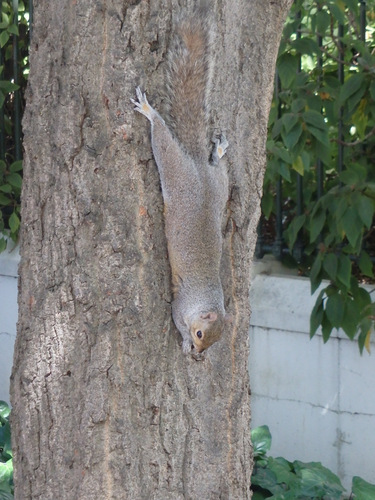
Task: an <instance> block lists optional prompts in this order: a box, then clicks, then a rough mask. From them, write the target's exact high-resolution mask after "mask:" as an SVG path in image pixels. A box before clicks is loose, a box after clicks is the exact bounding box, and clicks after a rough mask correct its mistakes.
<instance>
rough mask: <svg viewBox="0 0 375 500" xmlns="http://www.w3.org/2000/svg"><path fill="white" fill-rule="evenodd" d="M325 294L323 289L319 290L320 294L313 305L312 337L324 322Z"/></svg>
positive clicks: (311, 317)
mask: <svg viewBox="0 0 375 500" xmlns="http://www.w3.org/2000/svg"><path fill="white" fill-rule="evenodd" d="M323 296H324V290H321V291H320V292H319V295H318V297H317V299H316V301H315V305H314V307H313V310H312V311H311V315H310V338H312V337H313V336H314V335H315V333H316V331H317V329H318V328H319V326H320V325H321V324H322V320H323V313H324V308H323V304H324V301H323Z"/></svg>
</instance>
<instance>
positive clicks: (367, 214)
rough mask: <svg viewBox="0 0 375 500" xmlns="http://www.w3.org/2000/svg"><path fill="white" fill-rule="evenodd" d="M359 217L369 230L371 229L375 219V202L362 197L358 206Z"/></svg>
mask: <svg viewBox="0 0 375 500" xmlns="http://www.w3.org/2000/svg"><path fill="white" fill-rule="evenodd" d="M356 209H357V210H358V215H359V217H360V218H361V220H362V222H363V224H364V225H365V226H366V227H367V229H371V226H372V220H373V218H374V202H373V200H371V199H370V198H369V197H367V196H364V195H363V196H361V197H360V198H359V200H358V203H357V204H356Z"/></svg>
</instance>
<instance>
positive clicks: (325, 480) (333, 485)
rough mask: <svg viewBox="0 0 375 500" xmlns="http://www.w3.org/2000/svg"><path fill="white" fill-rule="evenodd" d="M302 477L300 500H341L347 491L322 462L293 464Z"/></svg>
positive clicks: (296, 462) (297, 462)
mask: <svg viewBox="0 0 375 500" xmlns="http://www.w3.org/2000/svg"><path fill="white" fill-rule="evenodd" d="M293 465H294V467H295V469H296V470H297V475H298V476H300V477H301V483H300V496H299V498H326V499H328V498H329V499H330V500H340V499H341V498H342V494H343V492H344V491H345V489H344V487H343V486H342V484H341V481H340V479H339V478H338V477H337V476H336V474H334V473H333V472H331V471H330V470H329V469H327V468H326V467H324V466H323V465H322V464H321V463H320V462H310V463H303V462H299V461H295V462H293Z"/></svg>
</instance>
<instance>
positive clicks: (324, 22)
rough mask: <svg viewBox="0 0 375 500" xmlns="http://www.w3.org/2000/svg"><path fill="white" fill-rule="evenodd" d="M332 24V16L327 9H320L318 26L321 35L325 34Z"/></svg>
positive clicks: (317, 15) (317, 17)
mask: <svg viewBox="0 0 375 500" xmlns="http://www.w3.org/2000/svg"><path fill="white" fill-rule="evenodd" d="M330 24H331V16H330V15H329V14H328V12H327V11H326V10H318V12H317V13H316V28H317V30H318V33H319V34H320V35H323V34H324V33H325V31H326V29H327V28H328V26H329V25H330Z"/></svg>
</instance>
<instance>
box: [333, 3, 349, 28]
mask: <svg viewBox="0 0 375 500" xmlns="http://www.w3.org/2000/svg"><path fill="white" fill-rule="evenodd" d="M343 5H344V4H341V6H338V5H337V4H336V3H330V4H329V10H330V11H331V12H332V15H333V16H334V17H335V18H336V19H337V21H338V22H339V23H340V24H345V22H346V17H345V13H344V12H345V10H344V8H343Z"/></svg>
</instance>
